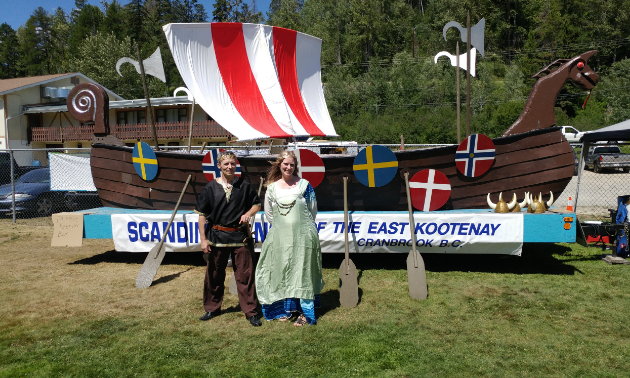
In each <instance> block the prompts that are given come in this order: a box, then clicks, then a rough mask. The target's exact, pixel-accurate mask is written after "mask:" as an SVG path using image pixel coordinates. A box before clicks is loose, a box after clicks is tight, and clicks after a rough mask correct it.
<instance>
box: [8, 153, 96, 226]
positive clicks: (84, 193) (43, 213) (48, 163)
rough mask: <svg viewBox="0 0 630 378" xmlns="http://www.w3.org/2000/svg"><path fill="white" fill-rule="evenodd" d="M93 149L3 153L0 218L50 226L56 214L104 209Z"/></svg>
mask: <svg viewBox="0 0 630 378" xmlns="http://www.w3.org/2000/svg"><path fill="white" fill-rule="evenodd" d="M90 150H91V149H90V148H63V149H62V148H59V149H16V150H0V185H1V186H0V217H2V218H4V219H7V218H8V219H12V221H13V222H16V221H19V220H21V219H30V220H31V221H29V223H30V224H37V223H41V224H46V225H50V224H52V223H51V220H50V215H51V214H53V213H56V212H62V211H78V210H85V209H92V208H96V207H101V206H102V204H101V201H100V199H99V197H98V193H97V192H96V188H95V187H94V183H93V181H92V175H91V170H90Z"/></svg>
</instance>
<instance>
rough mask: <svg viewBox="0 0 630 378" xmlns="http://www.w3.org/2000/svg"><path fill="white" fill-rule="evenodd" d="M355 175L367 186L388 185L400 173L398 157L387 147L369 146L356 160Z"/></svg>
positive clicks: (360, 152)
mask: <svg viewBox="0 0 630 378" xmlns="http://www.w3.org/2000/svg"><path fill="white" fill-rule="evenodd" d="M353 169H354V175H355V176H356V177H357V179H358V180H359V181H360V182H361V184H363V185H365V186H369V187H370V188H378V187H379V186H383V185H387V184H388V183H389V182H390V181H392V179H393V178H394V176H396V172H397V171H398V160H396V155H394V153H393V152H392V151H391V150H390V149H389V148H387V147H384V146H379V145H374V146H367V147H365V148H364V149H363V150H361V151H359V153H358V154H357V156H356V157H355V158H354V165H353Z"/></svg>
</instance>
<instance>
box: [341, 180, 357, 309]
mask: <svg viewBox="0 0 630 378" xmlns="http://www.w3.org/2000/svg"><path fill="white" fill-rule="evenodd" d="M343 222H344V227H343V229H344V236H345V241H346V245H345V247H346V256H345V259H344V260H343V262H342V263H341V266H340V267H339V301H340V302H341V305H342V306H343V307H355V306H356V305H357V304H358V303H359V282H358V280H357V267H356V266H354V263H353V262H352V260H350V247H349V245H348V177H347V176H344V177H343Z"/></svg>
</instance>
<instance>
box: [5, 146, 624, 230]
mask: <svg viewBox="0 0 630 378" xmlns="http://www.w3.org/2000/svg"><path fill="white" fill-rule="evenodd" d="M612 145H614V146H618V148H619V149H620V151H621V154H622V155H621V156H622V157H623V156H624V154H627V155H625V159H626V160H625V161H626V163H625V165H623V166H622V167H619V168H615V167H612V168H607V167H603V166H600V167H599V168H594V167H593V164H589V163H587V166H586V168H585V170H584V171H583V172H582V177H581V182H580V188H579V200H578V203H577V214H578V215H579V216H580V220H581V221H585V220H597V221H603V222H609V221H610V220H611V211H613V212H614V213H615V214H616V211H617V207H618V197H619V196H624V195H629V194H630V173H628V171H629V169H627V168H625V167H628V168H630V143H616V144H606V146H612ZM366 146H367V145H365V144H355V145H347V146H334V145H325V146H308V145H307V146H302V145H299V146H298V147H299V148H308V149H310V150H312V151H314V152H316V153H320V154H343V153H348V154H356V153H357V152H358V151H360V150H362V149H363V148H365V147H366ZM385 146H387V147H389V148H390V149H392V150H394V151H396V150H400V149H401V145H400V144H388V145H385ZM441 146H446V145H426V144H424V145H420V144H406V145H404V147H402V148H404V149H418V148H435V147H441ZM573 147H574V151H575V152H576V164H577V161H578V159H579V158H580V155H581V151H580V148H581V145H574V146H573ZM161 148H162V149H164V150H167V151H173V152H186V151H187V147H186V146H164V147H161ZM215 148H219V149H226V150H232V151H234V152H235V153H236V154H237V155H238V156H244V155H266V154H269V153H272V154H278V153H280V152H282V150H284V149H286V148H293V147H292V146H286V145H285V146H271V147H270V146H255V145H244V146H235V145H231V146H209V147H207V148H205V149H204V151H203V152H201V146H193V147H192V149H191V153H200V152H201V153H206V152H207V151H208V150H210V149H215ZM90 150H91V149H90V148H59V149H19V150H0V218H2V219H5V220H11V219H12V220H13V221H14V222H16V221H19V220H20V219H31V221H29V222H35V223H41V224H52V223H51V221H50V215H51V214H52V213H55V212H60V211H80V210H87V209H93V208H97V207H101V206H102V204H101V201H100V199H99V197H98V194H97V192H96V188H95V187H94V186H93V182H92V176H91V170H90V165H89V157H90ZM596 171H597V172H596ZM577 181H578V176H577V165H576V175H575V176H573V179H572V180H571V181H570V182H569V184H568V185H567V187H566V189H565V190H564V191H563V192H562V193H554V196H556V198H557V199H556V201H555V203H554V206H555V207H560V208H566V207H567V205H568V203H569V197H571V201H572V202H573V203H572V204H573V206H574V207H575V206H576V203H575V195H576V192H577ZM534 194H537V193H534Z"/></svg>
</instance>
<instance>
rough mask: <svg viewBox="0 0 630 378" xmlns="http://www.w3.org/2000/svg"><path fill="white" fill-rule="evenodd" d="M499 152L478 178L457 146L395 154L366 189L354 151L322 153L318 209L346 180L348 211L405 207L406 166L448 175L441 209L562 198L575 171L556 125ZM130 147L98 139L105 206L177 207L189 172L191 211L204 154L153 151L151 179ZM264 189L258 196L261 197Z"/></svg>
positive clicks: (334, 200) (260, 163) (265, 162)
mask: <svg viewBox="0 0 630 378" xmlns="http://www.w3.org/2000/svg"><path fill="white" fill-rule="evenodd" d="M493 142H494V144H495V148H496V158H495V161H494V164H493V166H492V167H491V168H490V170H488V172H486V173H485V174H484V175H482V176H480V177H475V178H470V177H466V176H464V175H462V174H461V173H459V171H458V170H457V168H456V166H455V151H456V149H457V146H449V147H440V148H431V149H422V150H404V151H396V152H394V153H395V155H396V157H397V159H398V175H396V176H395V177H394V179H393V180H392V181H391V182H390V183H389V184H387V185H385V186H382V187H379V188H369V187H366V186H364V185H363V184H361V183H360V182H359V181H358V180H357V179H356V178H355V177H354V174H353V169H352V166H353V162H354V158H355V155H321V158H322V160H323V162H324V166H325V169H326V174H325V176H324V180H323V181H322V183H321V184H320V185H319V186H318V187H316V188H315V193H316V195H317V203H318V208H319V210H320V211H339V210H343V179H342V177H343V176H344V175H346V174H349V175H350V179H349V183H348V202H349V203H348V208H349V210H351V211H406V210H407V197H406V194H405V193H406V192H405V181H404V176H403V172H404V170H408V171H409V173H410V175H411V176H412V175H414V174H415V173H416V172H418V171H420V170H423V169H436V170H439V171H440V172H442V173H444V174H445V175H446V176H447V177H448V179H449V181H450V183H451V188H452V191H451V197H450V199H449V201H448V202H447V203H446V204H445V205H444V207H443V208H442V210H457V209H479V208H488V205H487V202H486V196H487V195H488V193H490V194H491V196H492V199H493V201H495V202H496V200H497V198H498V193H499V192H503V198H505V199H506V200H509V199H511V198H512V193H516V195H517V198H518V199H519V201H522V200H523V198H524V194H525V192H531V193H533V194H535V195H537V194H538V193H539V192H542V193H543V199H545V200H547V199H548V198H549V192H550V191H551V192H553V193H554V194H555V196H556V197H557V196H558V195H559V194H560V193H561V192H562V191H563V190H564V188H565V187H566V186H567V184H568V183H569V181H570V180H571V178H572V177H573V172H574V167H575V160H574V154H573V150H572V149H571V146H570V145H569V143H568V142H567V141H566V139H565V138H564V136H563V135H562V133H561V131H560V129H559V128H547V129H541V130H535V131H531V132H527V133H522V134H517V135H513V136H508V137H502V138H497V139H494V140H493ZM132 152H133V148H132V147H121V146H113V145H109V144H99V143H95V144H93V145H92V155H91V163H90V164H91V167H92V175H93V178H94V184H95V186H96V188H97V190H98V194H99V197H100V198H101V201H102V203H103V205H104V206H110V207H120V208H139V209H156V210H158V209H159V210H172V209H173V208H174V207H175V203H176V202H177V199H178V197H179V194H180V193H181V190H182V188H183V186H184V183H185V181H186V179H187V178H188V175H192V180H191V184H190V186H189V187H188V189H187V191H186V194H185V195H184V198H183V200H182V203H181V205H180V209H182V210H191V209H194V207H195V203H196V201H197V196H198V195H199V194H200V193H201V190H202V189H203V187H204V186H205V185H206V184H207V183H208V181H207V180H206V178H205V176H204V174H203V171H202V159H203V155H199V154H187V153H177V152H163V151H162V152H160V151H158V152H156V155H157V159H158V164H159V171H158V174H157V176H156V178H155V179H154V180H152V181H144V180H142V179H141V178H140V177H139V176H138V174H137V173H136V171H135V169H134V166H133V163H132ZM275 158H276V157H275V156H258V155H256V156H241V157H239V162H240V164H241V170H242V177H243V178H245V179H247V180H248V181H249V182H250V183H252V184H253V185H254V186H256V187H257V186H258V184H259V183H260V180H261V178H262V177H264V176H265V175H266V173H267V170H268V169H269V167H270V166H271V164H270V163H271V162H272V161H274V160H275ZM264 195H265V192H264V187H263V192H262V194H261V197H264Z"/></svg>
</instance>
